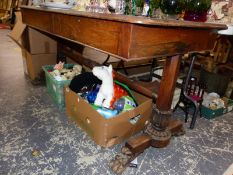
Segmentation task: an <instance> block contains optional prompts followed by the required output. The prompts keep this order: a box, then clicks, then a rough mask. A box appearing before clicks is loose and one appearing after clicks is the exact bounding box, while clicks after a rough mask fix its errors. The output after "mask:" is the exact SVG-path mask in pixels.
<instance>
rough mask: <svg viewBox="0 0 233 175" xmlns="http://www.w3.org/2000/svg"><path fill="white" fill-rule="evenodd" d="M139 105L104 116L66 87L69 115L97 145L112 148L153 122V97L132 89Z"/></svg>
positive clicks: (67, 111)
mask: <svg viewBox="0 0 233 175" xmlns="http://www.w3.org/2000/svg"><path fill="white" fill-rule="evenodd" d="M133 93H134V96H135V98H136V100H137V102H138V104H139V106H138V107H136V108H135V109H133V110H130V111H126V112H122V113H120V114H119V115H117V116H115V117H113V118H110V119H105V118H104V117H103V116H102V115H100V114H99V113H98V112H97V111H96V110H95V109H93V108H92V107H91V106H90V105H89V103H87V102H86V101H84V100H83V99H82V98H81V97H80V96H78V95H77V94H76V93H75V92H73V91H72V90H70V89H69V88H68V87H65V102H66V114H67V115H68V117H69V118H71V119H72V120H74V121H75V122H76V123H77V125H78V126H79V127H81V128H82V129H83V130H84V131H85V132H86V133H87V134H88V135H89V136H90V137H91V138H92V139H93V140H94V141H95V143H96V144H98V145H100V146H103V147H111V146H113V145H115V144H118V143H121V142H122V141H124V140H126V139H128V138H129V137H130V136H132V135H134V134H136V133H137V132H139V131H141V130H143V128H144V127H145V125H146V124H148V122H149V121H150V118H151V114H152V100H151V99H149V98H147V97H145V96H143V95H140V94H138V93H136V92H133Z"/></svg>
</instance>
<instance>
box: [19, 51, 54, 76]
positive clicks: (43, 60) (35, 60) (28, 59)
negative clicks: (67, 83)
mask: <svg viewBox="0 0 233 175" xmlns="http://www.w3.org/2000/svg"><path fill="white" fill-rule="evenodd" d="M22 59H23V65H24V72H25V74H27V75H28V76H29V77H30V79H32V80H35V79H36V78H38V77H40V75H41V73H42V72H43V70H42V66H43V65H47V64H55V63H56V60H57V54H55V53H52V54H31V53H29V52H28V51H26V50H25V49H22Z"/></svg>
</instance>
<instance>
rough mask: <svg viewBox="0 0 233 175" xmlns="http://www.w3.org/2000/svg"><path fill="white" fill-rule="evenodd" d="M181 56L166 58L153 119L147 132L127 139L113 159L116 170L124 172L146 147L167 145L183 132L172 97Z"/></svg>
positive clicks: (112, 166)
mask: <svg viewBox="0 0 233 175" xmlns="http://www.w3.org/2000/svg"><path fill="white" fill-rule="evenodd" d="M179 57H180V56H179V55H177V56H173V57H168V58H167V59H166V62H165V66H164V70H163V76H162V79H161V82H160V87H159V92H158V98H157V100H156V107H155V109H154V115H153V118H152V121H151V123H150V124H149V125H147V127H146V128H145V130H144V132H145V134H143V135H141V136H139V137H136V138H132V139H130V140H129V141H127V143H126V144H125V147H123V151H121V154H120V155H117V156H116V157H115V159H113V160H112V161H111V164H110V166H111V168H112V170H113V171H114V172H116V173H122V172H123V171H124V169H125V168H126V167H127V166H128V164H129V163H130V162H131V161H132V160H133V159H135V158H136V157H137V156H138V155H139V154H141V153H142V152H143V151H144V150H145V149H147V148H148V147H150V146H152V147H156V148H162V147H165V146H167V145H168V144H169V142H170V139H171V136H173V135H174V136H175V135H179V133H182V131H183V123H182V122H180V121H177V120H175V119H171V114H172V112H171V104H172V98H173V93H174V90H175V86H176V81H177V77H178V73H179V67H180V62H181V59H180V58H179ZM124 149H126V150H128V152H129V154H128V155H126V154H125V152H124Z"/></svg>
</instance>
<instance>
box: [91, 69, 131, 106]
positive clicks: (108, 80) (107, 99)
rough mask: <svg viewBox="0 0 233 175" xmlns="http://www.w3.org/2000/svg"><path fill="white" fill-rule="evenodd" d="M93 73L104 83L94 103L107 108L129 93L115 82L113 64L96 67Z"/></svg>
mask: <svg viewBox="0 0 233 175" xmlns="http://www.w3.org/2000/svg"><path fill="white" fill-rule="evenodd" d="M92 72H93V74H94V75H95V76H96V77H97V78H98V79H100V80H102V84H101V86H100V89H99V92H98V94H97V96H96V99H95V102H94V104H95V105H97V106H102V107H105V108H112V107H113V103H114V102H115V101H116V100H117V99H119V98H120V97H122V96H126V95H128V93H127V92H126V91H125V90H124V89H122V88H121V87H120V86H119V85H117V84H115V83H113V75H112V65H109V66H108V67H107V66H99V67H94V68H93V70H92Z"/></svg>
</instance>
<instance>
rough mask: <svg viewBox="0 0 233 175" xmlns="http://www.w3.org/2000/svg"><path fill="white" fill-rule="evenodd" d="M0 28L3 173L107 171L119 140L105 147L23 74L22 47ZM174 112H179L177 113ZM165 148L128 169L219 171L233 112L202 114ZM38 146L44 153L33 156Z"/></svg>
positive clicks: (175, 173)
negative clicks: (210, 116)
mask: <svg viewBox="0 0 233 175" xmlns="http://www.w3.org/2000/svg"><path fill="white" fill-rule="evenodd" d="M8 32H9V31H8V30H3V29H1V30H0V41H1V42H0V174H1V175H15V174H18V175H32V174H36V175H91V174H92V175H105V174H113V173H112V172H111V170H110V169H109V165H108V162H109V161H110V160H111V159H112V158H113V157H114V156H115V155H116V154H117V153H118V152H119V151H120V148H121V146H122V145H123V144H122V145H117V146H114V147H112V148H108V149H105V148H101V147H100V146H97V145H96V144H95V143H94V142H93V141H92V140H91V139H90V138H89V137H88V136H87V135H86V134H85V133H84V132H83V131H82V130H81V129H79V128H78V127H77V126H76V125H75V124H74V123H73V122H71V121H69V120H68V119H67V116H66V114H65V112H62V111H60V110H59V109H58V108H57V107H56V106H55V105H54V104H53V101H52V99H51V98H50V96H49V95H48V93H47V90H46V88H45V86H33V85H32V84H31V83H30V81H29V80H28V79H26V78H25V77H24V73H23V68H22V67H23V65H22V60H21V53H20V49H19V48H18V46H17V45H16V44H15V43H14V42H13V41H12V40H11V39H10V38H9V37H7V36H6V35H7V33H8ZM175 115H179V116H180V115H181V114H179V112H178V113H176V114H175ZM185 128H186V134H185V135H184V136H182V137H177V138H173V139H172V140H171V143H170V145H169V146H167V147H166V148H162V149H154V148H149V149H147V150H146V151H145V152H144V153H143V154H141V155H140V156H139V157H138V168H127V169H126V171H125V172H124V173H123V174H125V175H157V174H159V175H163V174H164V175H183V174H184V175H186V174H188V175H221V174H222V173H223V172H224V171H225V170H226V169H227V168H228V167H229V165H230V164H232V163H233V134H232V132H233V113H228V114H226V115H224V116H221V117H218V118H216V119H214V120H207V119H204V118H201V119H200V118H198V121H197V123H196V128H195V129H194V130H189V129H188V125H185ZM33 149H38V150H40V152H41V155H40V156H35V157H34V156H32V154H31V153H32V150H33Z"/></svg>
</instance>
